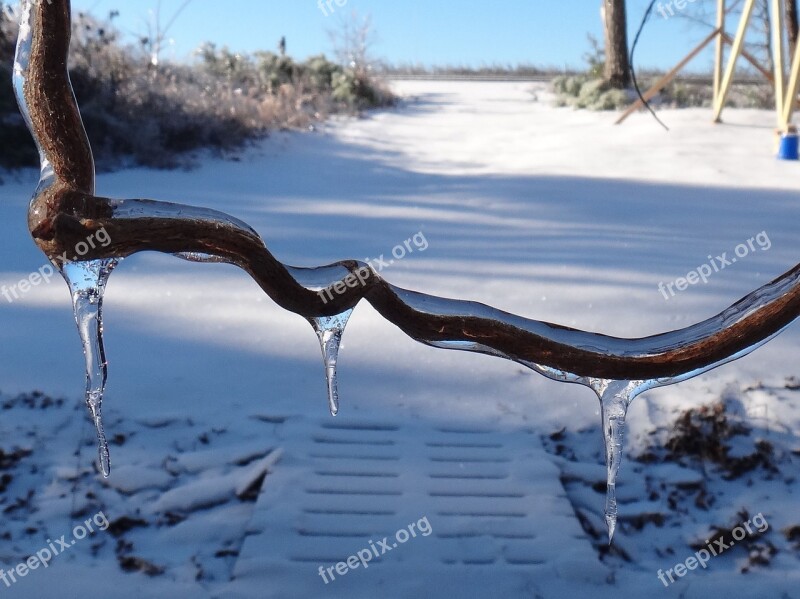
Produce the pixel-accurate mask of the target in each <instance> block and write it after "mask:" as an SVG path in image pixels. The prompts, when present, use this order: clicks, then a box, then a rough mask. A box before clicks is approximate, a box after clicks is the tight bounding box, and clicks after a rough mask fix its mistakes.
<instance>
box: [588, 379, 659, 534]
mask: <svg viewBox="0 0 800 599" xmlns="http://www.w3.org/2000/svg"><path fill="white" fill-rule="evenodd" d="M645 386H646V385H644V384H643V383H642V382H641V381H637V382H629V381H592V384H591V387H592V389H594V391H595V393H597V396H598V397H599V398H600V412H601V418H602V425H603V441H604V443H605V452H606V471H607V473H606V477H607V478H606V507H605V520H606V526H607V527H608V544H609V545H610V544H611V541H612V540H613V538H614V531H615V530H616V528H617V474H619V467H620V464H621V462H622V449H623V440H624V433H625V417H626V416H627V414H628V406H629V405H630V403H631V401H633V399H634V397H636V395H637V394H638V393H641V391H642V390H643V387H645Z"/></svg>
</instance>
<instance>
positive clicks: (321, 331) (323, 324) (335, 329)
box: [309, 308, 353, 416]
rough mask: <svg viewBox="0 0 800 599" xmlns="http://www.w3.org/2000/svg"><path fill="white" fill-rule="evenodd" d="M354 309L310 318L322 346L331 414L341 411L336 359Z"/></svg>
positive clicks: (334, 414)
mask: <svg viewBox="0 0 800 599" xmlns="http://www.w3.org/2000/svg"><path fill="white" fill-rule="evenodd" d="M352 313H353V309H352V308H351V309H350V310H347V311H345V312H342V313H341V314H337V315H336V316H320V317H317V318H310V319H309V321H310V322H311V326H313V327H314V331H315V332H316V333H317V338H318V339H319V344H320V347H321V348H322V359H323V360H324V362H325V378H326V380H327V383H328V405H329V407H330V410H331V415H333V416H336V415H337V414H338V413H339V390H338V388H337V383H336V361H337V360H338V358H339V344H340V343H341V342H342V335H343V334H344V329H345V327H346V326H347V321H348V320H349V319H350V315H351V314H352Z"/></svg>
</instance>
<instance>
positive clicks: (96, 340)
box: [61, 260, 118, 477]
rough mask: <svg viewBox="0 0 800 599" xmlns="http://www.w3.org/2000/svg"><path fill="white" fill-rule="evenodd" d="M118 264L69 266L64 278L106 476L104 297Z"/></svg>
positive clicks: (63, 268)
mask: <svg viewBox="0 0 800 599" xmlns="http://www.w3.org/2000/svg"><path fill="white" fill-rule="evenodd" d="M117 263H118V261H117V260H90V261H86V262H67V263H64V264H63V265H61V274H62V275H63V276H64V279H65V280H66V281H67V284H68V285H69V288H70V292H71V293H72V305H73V309H74V312H75V322H76V323H77V325H78V332H79V333H80V337H81V343H82V344H83V355H84V357H85V359H86V407H87V408H89V413H90V415H91V417H92V421H93V422H94V426H95V429H96V430H97V442H98V456H99V459H100V470H101V471H102V473H103V476H105V477H108V476H109V475H110V474H111V458H110V456H109V451H108V442H107V441H106V434H105V430H104V429H103V416H102V407H103V393H104V392H105V388H106V378H107V376H108V367H107V363H106V354H105V348H104V346H103V293H104V292H105V287H106V283H107V282H108V278H109V276H111V271H112V270H113V269H114V267H115V266H116V265H117Z"/></svg>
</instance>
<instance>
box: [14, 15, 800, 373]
mask: <svg viewBox="0 0 800 599" xmlns="http://www.w3.org/2000/svg"><path fill="white" fill-rule="evenodd" d="M27 9H28V12H29V16H28V18H27V19H24V23H23V28H24V27H25V26H26V25H27V26H29V27H30V31H29V32H27V33H28V35H29V36H30V39H29V53H28V54H27V55H26V53H25V52H24V40H22V35H21V45H22V46H23V52H21V55H20V56H18V61H17V64H16V65H15V71H16V73H17V76H18V77H19V78H20V79H22V80H23V81H24V83H23V84H22V85H21V90H18V91H19V94H20V101H21V105H22V106H23V110H24V111H26V112H27V116H28V120H29V124H30V128H31V132H32V134H33V136H34V138H35V139H36V141H37V144H38V146H39V148H40V151H41V155H42V163H43V165H44V170H43V182H42V184H40V186H39V188H38V189H37V193H36V195H35V197H34V198H33V200H32V201H31V205H30V211H29V227H30V231H31V234H32V235H33V238H34V240H35V241H36V243H37V244H38V246H39V247H40V248H41V249H42V251H44V252H45V254H47V256H48V257H50V258H51V260H54V261H56V262H57V261H58V260H59V258H58V256H60V255H61V254H62V253H63V252H65V251H69V250H70V249H71V248H74V247H75V245H76V244H77V243H78V242H80V241H81V240H85V239H86V238H87V237H88V236H90V235H92V234H93V233H95V232H96V231H98V230H100V229H102V228H105V230H106V231H107V232H108V234H109V236H110V238H111V243H110V244H109V245H108V246H107V247H96V248H93V249H91V250H90V252H89V253H88V254H87V255H86V256H85V258H86V259H101V258H122V257H125V256H129V255H131V254H134V253H136V252H142V251H157V252H166V253H171V254H184V253H200V254H204V255H208V256H213V257H216V259H217V260H221V261H225V262H229V263H231V264H235V265H237V266H239V267H241V268H242V269H244V270H245V271H247V272H248V273H249V274H250V276H251V277H253V279H254V280H255V281H256V282H257V283H258V284H259V285H260V286H261V288H262V289H263V290H264V291H265V292H266V293H267V294H268V295H269V296H270V297H271V298H272V299H273V300H274V301H275V302H276V303H277V304H278V305H280V306H281V307H283V308H285V309H286V310H289V311H292V312H295V313H297V314H299V315H301V316H303V317H306V318H312V317H320V316H330V315H334V314H337V313H341V312H343V311H345V310H348V309H350V308H352V307H354V306H355V305H356V304H357V303H358V302H359V301H360V300H361V299H366V300H367V301H368V302H369V303H370V304H372V305H373V306H374V307H375V308H376V309H377V310H378V311H379V312H380V313H381V315H382V316H383V317H384V318H386V319H387V320H389V321H390V322H392V323H394V324H395V325H397V326H398V327H399V328H400V329H401V330H403V331H404V332H405V333H406V334H407V335H409V336H410V337H412V338H414V339H416V340H417V341H420V342H422V343H426V344H431V345H439V346H447V347H451V348H456V349H465V350H471V351H479V352H483V353H489V354H496V355H500V356H502V357H505V358H509V359H512V360H515V361H518V362H523V363H526V364H528V365H538V367H539V368H538V369H539V370H540V371H542V372H543V373H545V374H553V373H552V372H551V371H558V372H560V373H569V374H572V375H575V376H577V377H586V378H595V379H613V380H663V382H667V381H666V379H675V378H678V379H679V380H684V379H685V378H687V377H688V376H694V375H696V374H699V373H701V372H704V371H707V370H708V369H710V368H713V367H715V366H717V365H719V364H722V363H725V362H727V361H730V360H731V359H735V358H738V357H741V356H742V355H744V354H745V353H749V351H751V350H752V349H754V348H755V347H757V346H758V345H759V344H761V343H763V342H765V341H766V340H768V339H769V338H770V337H772V336H773V335H775V334H777V333H778V332H780V331H781V330H782V329H783V328H784V327H786V326H787V325H788V324H789V323H791V322H792V321H793V320H794V319H796V318H797V317H798V315H800V264H798V265H797V266H795V267H794V268H793V269H792V270H790V271H789V272H787V273H785V274H784V275H783V276H781V277H779V278H778V279H776V280H775V281H773V282H771V283H769V284H767V285H765V286H764V287H762V288H760V289H758V290H757V291H755V292H753V293H751V294H750V295H748V296H747V297H745V298H743V299H742V300H740V301H739V302H737V303H736V304H734V305H733V306H731V307H730V308H728V309H727V310H725V311H724V312H722V313H720V314H718V315H717V316H715V317H713V318H710V319H708V320H706V321H704V322H701V323H699V324H696V325H693V326H690V327H688V328H685V329H682V330H678V331H673V332H669V333H663V334H660V335H655V336H652V337H647V338H642V339H622V338H616V337H609V336H605V335H601V334H597V333H590V332H584V331H579V330H575V329H570V328H567V327H562V326H559V325H555V324H550V323H546V322H539V321H535V320H528V319H525V318H521V317H518V316H515V315H512V314H508V313H505V312H502V311H500V310H496V309H494V308H491V307H488V306H485V305H482V304H478V303H473V302H467V301H460V300H449V299H443V298H438V297H434V296H430V295H424V294H420V293H415V292H412V291H407V290H404V289H400V288H398V287H395V286H393V285H391V284H389V283H388V282H386V281H385V280H383V279H382V278H381V277H380V276H379V275H378V274H377V273H375V272H374V271H373V270H371V269H370V267H368V266H367V265H366V264H364V263H361V262H357V261H344V262H339V263H337V264H335V265H331V266H329V267H325V268H324V269H311V270H310V271H307V272H305V273H304V271H303V269H295V268H292V267H289V266H286V265H284V264H282V263H281V262H279V261H278V260H277V259H276V258H275V257H274V256H273V255H272V254H271V253H270V252H269V250H268V249H267V248H266V247H265V245H264V243H263V242H262V240H261V238H260V237H259V236H258V234H257V233H256V232H255V231H254V230H253V229H251V228H250V227H248V226H247V225H246V224H244V223H242V222H240V221H237V220H236V219H233V218H231V217H229V216H227V215H225V214H222V213H220V212H215V211H211V210H199V209H195V208H192V207H189V206H181V205H177V204H170V203H164V202H155V201H149V200H121V201H117V200H112V199H108V198H102V197H97V196H95V195H94V162H93V159H92V153H91V149H90V146H89V142H88V139H87V137H86V134H85V131H84V128H83V125H82V122H81V117H80V112H79V110H78V106H77V103H76V101H75V99H74V96H73V93H72V88H71V85H70V81H69V75H68V72H67V52H68V47H69V38H70V2H69V0H55V1H54V2H52V3H48V2H37V3H36V4H33V3H32V2H30V1H28V3H27ZM22 33H26V32H25V31H23V32H21V34H22ZM314 271H318V272H317V273H316V274H324V273H327V274H328V275H329V282H328V285H327V286H328V287H332V286H333V285H334V284H336V283H341V282H343V281H345V279H346V277H348V276H349V275H351V274H352V275H355V274H356V273H358V272H362V273H367V276H365V277H363V278H364V279H365V283H364V285H358V286H356V287H347V288H346V291H345V292H343V293H337V294H333V298H332V299H331V300H330V301H327V302H326V301H323V299H322V297H321V296H320V294H318V291H319V287H318V286H316V287H315V286H311V285H305V284H303V283H302V281H303V280H304V276H303V275H304V274H312V272H314ZM306 280H307V278H306ZM351 280H352V279H351ZM340 288H341V287H340ZM326 299H327V298H326ZM556 378H563V377H562V376H558V377H556Z"/></svg>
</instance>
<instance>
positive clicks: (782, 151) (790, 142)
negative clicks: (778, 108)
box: [778, 133, 798, 160]
mask: <svg viewBox="0 0 800 599" xmlns="http://www.w3.org/2000/svg"><path fill="white" fill-rule="evenodd" d="M797 140H798V137H797V133H784V134H782V135H781V145H780V148H779V149H778V159H780V160H797V159H798V144H797Z"/></svg>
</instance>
